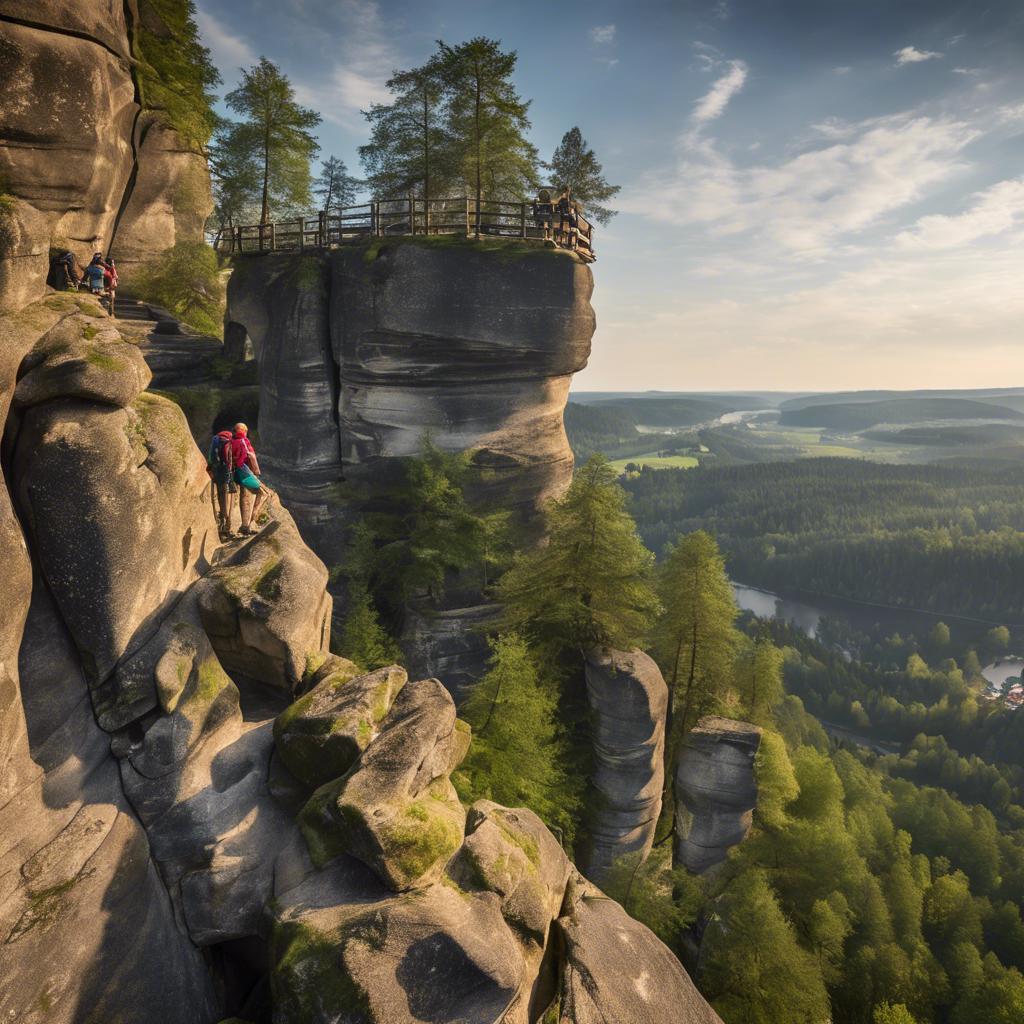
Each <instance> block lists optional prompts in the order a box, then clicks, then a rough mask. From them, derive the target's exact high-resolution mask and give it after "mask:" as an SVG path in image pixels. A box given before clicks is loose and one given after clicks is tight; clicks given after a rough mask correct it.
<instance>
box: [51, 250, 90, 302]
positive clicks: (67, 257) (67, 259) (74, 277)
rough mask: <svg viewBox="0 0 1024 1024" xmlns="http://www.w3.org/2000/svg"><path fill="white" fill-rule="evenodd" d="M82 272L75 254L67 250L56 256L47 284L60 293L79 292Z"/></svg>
mask: <svg viewBox="0 0 1024 1024" xmlns="http://www.w3.org/2000/svg"><path fill="white" fill-rule="evenodd" d="M81 279H82V272H81V270H80V269H79V267H78V261H77V260H76V259H75V254H74V253H73V252H71V250H70V249H66V250H64V251H63V252H61V253H58V255H56V256H54V258H53V261H52V262H51V264H50V276H49V278H48V279H47V283H48V284H49V285H50V287H51V288H53V289H54V290H55V291H58V292H77V291H78V282H79V281H80V280H81Z"/></svg>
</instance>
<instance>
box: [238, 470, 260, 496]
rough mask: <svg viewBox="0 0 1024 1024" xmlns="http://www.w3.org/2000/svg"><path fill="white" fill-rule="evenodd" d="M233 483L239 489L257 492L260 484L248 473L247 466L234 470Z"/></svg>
mask: <svg viewBox="0 0 1024 1024" xmlns="http://www.w3.org/2000/svg"><path fill="white" fill-rule="evenodd" d="M235 483H236V484H238V485H239V486H240V487H246V488H248V489H249V490H250V491H258V490H259V489H260V487H261V486H262V484H261V483H260V482H259V480H257V479H256V477H254V476H253V475H252V473H250V472H249V467H248V466H239V467H238V469H236V470H235Z"/></svg>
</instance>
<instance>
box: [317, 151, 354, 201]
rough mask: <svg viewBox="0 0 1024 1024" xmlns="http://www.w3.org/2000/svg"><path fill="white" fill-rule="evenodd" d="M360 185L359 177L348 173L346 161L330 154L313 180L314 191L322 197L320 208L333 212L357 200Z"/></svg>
mask: <svg viewBox="0 0 1024 1024" xmlns="http://www.w3.org/2000/svg"><path fill="white" fill-rule="evenodd" d="M358 186H359V181H358V179H356V178H353V177H352V175H351V174H349V173H348V168H347V167H346V166H345V161H344V160H339V159H338V158H337V157H336V156H329V157H328V158H327V159H326V160H325V161H324V162H323V163H322V164H321V166H320V175H319V177H318V178H317V179H316V180H315V181H314V182H313V192H314V194H315V195H317V196H318V197H319V198H320V209H321V210H323V211H324V213H326V214H331V213H333V212H334V211H335V210H338V209H341V208H342V207H345V206H351V205H352V204H353V203H354V202H355V200H356V189H357V188H358Z"/></svg>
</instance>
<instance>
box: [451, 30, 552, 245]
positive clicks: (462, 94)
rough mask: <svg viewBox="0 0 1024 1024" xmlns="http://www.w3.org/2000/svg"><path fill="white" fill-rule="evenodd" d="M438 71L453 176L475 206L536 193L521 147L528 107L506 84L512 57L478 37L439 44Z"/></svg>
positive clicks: (532, 165) (533, 169) (532, 160)
mask: <svg viewBox="0 0 1024 1024" xmlns="http://www.w3.org/2000/svg"><path fill="white" fill-rule="evenodd" d="M439 45H440V53H439V62H440V63H439V66H440V69H441V75H442V78H443V81H444V84H445V89H446V91H447V94H448V97H449V102H448V110H447V126H446V127H447V132H448V136H449V138H450V140H451V145H452V154H453V157H454V159H455V160H456V161H457V165H458V169H459V176H460V177H461V178H462V180H463V181H464V182H465V183H466V186H467V188H468V189H470V190H471V191H472V192H473V193H474V195H475V196H476V210H477V218H476V234H477V237H479V236H480V219H481V207H480V203H481V200H482V198H483V196H484V195H485V194H486V195H487V197H488V198H489V199H502V198H508V199H513V200H515V199H520V198H522V196H523V195H524V193H525V192H526V191H527V190H532V189H535V188H536V187H537V150H536V149H535V148H534V146H533V145H531V143H530V142H528V141H527V139H526V136H525V134H524V133H525V132H526V131H528V130H529V127H530V121H529V119H528V118H527V116H526V114H527V110H528V109H529V106H530V104H529V102H524V101H523V100H521V99H520V98H519V94H518V93H517V92H516V89H515V86H514V85H513V84H512V81H511V79H512V73H513V71H514V70H515V66H516V60H517V56H516V53H515V51H512V52H511V53H504V52H502V49H501V44H500V42H498V41H497V40H494V39H486V38H484V37H482V36H478V37H477V38H475V39H470V40H469V41H468V42H466V43H462V44H461V45H459V46H455V47H452V46H448V45H447V44H446V43H440V44H439Z"/></svg>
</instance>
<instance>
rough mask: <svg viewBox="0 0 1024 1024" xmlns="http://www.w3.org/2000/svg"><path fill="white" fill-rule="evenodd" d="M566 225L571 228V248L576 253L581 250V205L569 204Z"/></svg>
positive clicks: (569, 241)
mask: <svg viewBox="0 0 1024 1024" xmlns="http://www.w3.org/2000/svg"><path fill="white" fill-rule="evenodd" d="M566 224H567V226H568V228H569V239H568V244H569V248H570V249H572V250H573V251H574V252H575V251H576V249H578V248H579V242H580V204H579V203H576V202H572V203H570V204H569V213H568V215H567V216H566Z"/></svg>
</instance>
